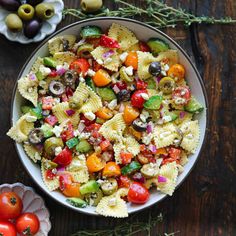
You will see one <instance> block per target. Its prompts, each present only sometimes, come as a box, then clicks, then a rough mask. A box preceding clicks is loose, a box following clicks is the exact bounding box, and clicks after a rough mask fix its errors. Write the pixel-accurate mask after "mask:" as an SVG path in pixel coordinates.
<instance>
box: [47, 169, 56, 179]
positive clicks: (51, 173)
mask: <svg viewBox="0 0 236 236" xmlns="http://www.w3.org/2000/svg"><path fill="white" fill-rule="evenodd" d="M45 175H46V179H48V180H53V179H55V177H56V174H55V173H53V171H52V170H46V172H45Z"/></svg>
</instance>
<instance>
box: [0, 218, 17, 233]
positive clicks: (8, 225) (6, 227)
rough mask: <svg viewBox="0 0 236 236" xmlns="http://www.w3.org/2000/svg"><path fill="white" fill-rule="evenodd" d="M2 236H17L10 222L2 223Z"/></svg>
mask: <svg viewBox="0 0 236 236" xmlns="http://www.w3.org/2000/svg"><path fill="white" fill-rule="evenodd" d="M0 235H1V236H16V229H15V226H14V225H13V224H12V223H10V222H8V221H0Z"/></svg>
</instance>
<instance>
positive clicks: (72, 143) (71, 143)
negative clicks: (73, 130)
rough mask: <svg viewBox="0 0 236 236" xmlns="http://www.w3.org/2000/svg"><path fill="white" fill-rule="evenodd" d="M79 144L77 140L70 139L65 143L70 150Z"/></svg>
mask: <svg viewBox="0 0 236 236" xmlns="http://www.w3.org/2000/svg"><path fill="white" fill-rule="evenodd" d="M78 143H79V140H78V139H77V138H71V139H69V140H68V141H66V146H67V147H68V148H69V149H71V148H73V147H75V146H76V145H77V144H78Z"/></svg>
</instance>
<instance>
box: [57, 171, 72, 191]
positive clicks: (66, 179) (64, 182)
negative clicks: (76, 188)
mask: <svg viewBox="0 0 236 236" xmlns="http://www.w3.org/2000/svg"><path fill="white" fill-rule="evenodd" d="M59 183H60V190H61V191H62V192H63V191H64V190H65V189H66V188H67V187H68V186H69V185H71V184H72V176H71V175H70V174H69V173H63V174H61V175H60V176H59Z"/></svg>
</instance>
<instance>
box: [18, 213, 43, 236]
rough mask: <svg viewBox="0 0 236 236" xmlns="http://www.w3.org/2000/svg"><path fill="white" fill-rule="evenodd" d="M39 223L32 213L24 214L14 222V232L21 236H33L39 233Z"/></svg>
mask: <svg viewBox="0 0 236 236" xmlns="http://www.w3.org/2000/svg"><path fill="white" fill-rule="evenodd" d="M39 226H40V222H39V219H38V217H37V216H36V215H35V214H33V213H24V214H22V215H21V216H20V217H19V218H18V219H17V221H16V230H17V232H18V233H19V234H20V235H22V236H26V235H28V236H31V235H35V234H36V233H37V232H38V231H39Z"/></svg>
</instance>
